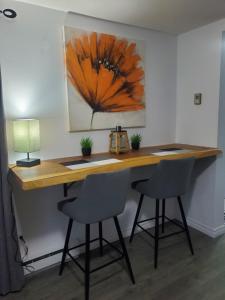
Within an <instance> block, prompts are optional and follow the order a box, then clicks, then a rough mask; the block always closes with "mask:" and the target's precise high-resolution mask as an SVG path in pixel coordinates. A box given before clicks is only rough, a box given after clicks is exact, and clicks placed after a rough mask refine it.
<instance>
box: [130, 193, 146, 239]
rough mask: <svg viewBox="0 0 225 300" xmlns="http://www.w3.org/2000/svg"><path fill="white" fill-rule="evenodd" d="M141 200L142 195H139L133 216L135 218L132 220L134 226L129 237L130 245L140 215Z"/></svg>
mask: <svg viewBox="0 0 225 300" xmlns="http://www.w3.org/2000/svg"><path fill="white" fill-rule="evenodd" d="M143 199H144V194H141V196H140V200H139V204H138V208H137V212H136V215H135V218H134V224H133V227H132V231H131V235H130V243H131V242H132V241H133V238H134V231H135V228H136V225H137V221H138V217H139V214H140V210H141V206H142V203H143Z"/></svg>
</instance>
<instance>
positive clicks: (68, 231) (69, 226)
mask: <svg viewBox="0 0 225 300" xmlns="http://www.w3.org/2000/svg"><path fill="white" fill-rule="evenodd" d="M72 225H73V220H72V219H69V224H68V229H67V233H66V239H65V244H64V248H63V254H62V260H61V264H60V269H59V275H62V272H63V269H64V263H65V259H66V253H67V251H68V245H69V240H70V234H71V229H72Z"/></svg>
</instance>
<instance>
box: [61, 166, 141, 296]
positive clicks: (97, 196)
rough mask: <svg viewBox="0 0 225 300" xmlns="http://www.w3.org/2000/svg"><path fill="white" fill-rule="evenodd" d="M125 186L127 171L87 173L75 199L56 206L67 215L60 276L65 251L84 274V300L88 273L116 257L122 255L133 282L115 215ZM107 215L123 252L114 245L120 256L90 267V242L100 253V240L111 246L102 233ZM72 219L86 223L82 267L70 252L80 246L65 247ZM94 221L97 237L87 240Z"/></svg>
mask: <svg viewBox="0 0 225 300" xmlns="http://www.w3.org/2000/svg"><path fill="white" fill-rule="evenodd" d="M128 185H129V170H123V171H120V172H114V173H104V174H95V175H90V176H87V178H86V179H85V181H84V182H83V185H82V187H81V191H80V193H79V195H78V197H77V198H72V199H67V200H63V201H61V202H59V203H58V209H59V210H60V211H61V212H62V213H64V214H65V215H66V216H68V217H69V225H68V230H67V234H66V240H65V245H64V250H63V255H62V261H61V265H60V271H59V275H61V274H62V272H63V268H64V263H65V258H66V255H67V254H68V255H69V257H70V258H71V259H72V260H73V261H74V262H75V263H76V264H77V265H78V267H79V268H80V269H81V270H82V271H83V272H84V273H85V299H86V300H88V299H89V283H90V273H92V272H94V271H97V270H99V269H101V268H103V267H106V266H107V265H109V264H111V263H113V262H116V261H118V260H119V259H122V258H125V260H126V263H127V267H128V271H129V274H130V277H131V280H132V282H133V283H135V280H134V275H133V272H132V268H131V264H130V260H129V257H128V253H127V250H126V246H125V243H124V240H123V236H122V233H121V229H120V225H119V222H118V218H117V216H118V215H119V214H120V213H121V212H122V211H123V210H124V206H125V200H126V196H127V190H128ZM109 218H113V219H114V222H115V226H116V230H117V233H118V237H119V241H120V244H121V247H122V251H121V249H119V248H117V247H115V246H114V245H112V247H113V248H114V249H116V250H117V251H118V252H119V254H120V257H119V258H117V259H114V260H113V261H110V262H109V263H106V264H104V265H103V266H100V267H97V268H95V269H93V270H90V243H91V242H94V241H97V240H99V241H100V253H101V254H102V253H103V241H104V242H106V243H107V244H109V245H111V244H110V243H109V242H108V241H107V240H106V239H104V238H103V236H102V222H103V221H104V220H106V219H109ZM74 220H75V221H76V222H78V223H81V224H85V226H86V234H85V235H86V239H85V243H84V244H82V245H85V267H83V266H81V264H80V263H79V262H78V261H77V260H75V258H74V257H72V256H71V254H70V252H69V251H70V250H72V249H75V248H78V247H80V246H81V245H78V246H76V247H73V248H69V246H68V245H69V239H70V234H71V229H72V224H73V221H74ZM93 223H99V239H98V238H97V239H94V240H90V224H93Z"/></svg>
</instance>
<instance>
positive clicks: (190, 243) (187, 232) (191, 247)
mask: <svg viewBox="0 0 225 300" xmlns="http://www.w3.org/2000/svg"><path fill="white" fill-rule="evenodd" d="M177 200H178V203H179V207H180V212H181V217H182V220H183V224H184V228H185V232H186V236H187V240H188V244H189V248H190V251H191V254H192V255H194V250H193V246H192V242H191V236H190V232H189V229H188V225H187V220H186V217H185V213H184V209H183V205H182V201H181V197H180V196H178V197H177Z"/></svg>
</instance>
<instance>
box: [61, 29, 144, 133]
mask: <svg viewBox="0 0 225 300" xmlns="http://www.w3.org/2000/svg"><path fill="white" fill-rule="evenodd" d="M64 37H65V65H66V77H67V95H68V114H69V127H70V131H84V130H98V129H110V128H114V127H115V126H116V125H120V126H123V127H143V126H145V97H144V43H143V41H135V40H131V39H128V38H124V37H120V36H116V35H109V34H105V33H97V32H88V31H83V30H81V29H74V28H71V27H64Z"/></svg>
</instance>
